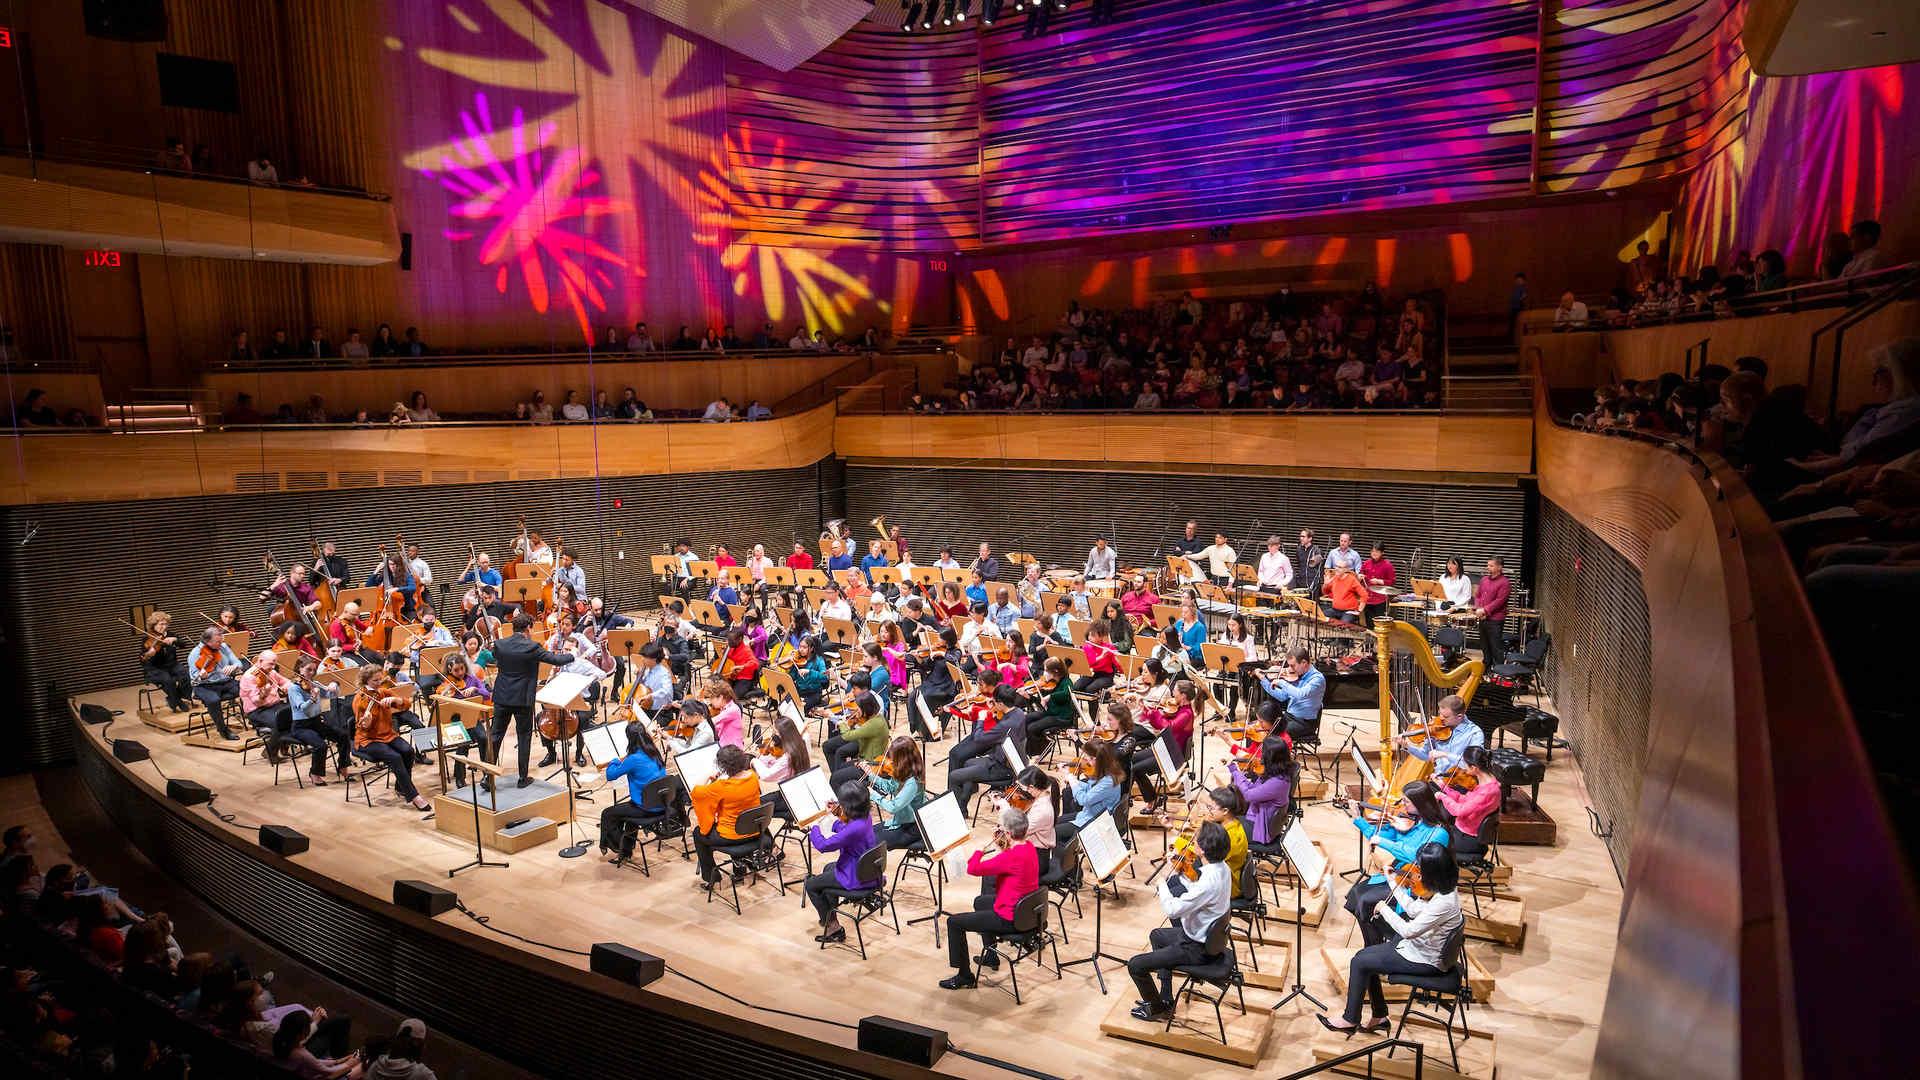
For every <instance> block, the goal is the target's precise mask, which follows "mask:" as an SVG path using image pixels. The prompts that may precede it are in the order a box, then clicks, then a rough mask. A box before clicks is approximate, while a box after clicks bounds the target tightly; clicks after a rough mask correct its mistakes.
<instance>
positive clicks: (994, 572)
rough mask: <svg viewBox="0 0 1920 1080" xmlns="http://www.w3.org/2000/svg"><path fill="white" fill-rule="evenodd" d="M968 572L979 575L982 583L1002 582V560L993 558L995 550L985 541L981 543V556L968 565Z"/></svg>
mask: <svg viewBox="0 0 1920 1080" xmlns="http://www.w3.org/2000/svg"><path fill="white" fill-rule="evenodd" d="M967 570H968V572H970V573H974V574H979V575H980V580H981V581H998V580H1000V560H999V559H996V558H994V557H993V548H992V547H991V546H989V545H988V544H987V542H986V541H985V540H982V541H980V554H979V555H978V556H977V557H976V558H975V559H974V560H973V561H972V562H970V563H968V564H967Z"/></svg>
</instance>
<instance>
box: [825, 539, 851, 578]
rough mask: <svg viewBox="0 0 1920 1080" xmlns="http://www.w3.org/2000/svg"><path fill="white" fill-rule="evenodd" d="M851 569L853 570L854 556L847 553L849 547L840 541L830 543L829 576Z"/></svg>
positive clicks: (828, 549)
mask: <svg viewBox="0 0 1920 1080" xmlns="http://www.w3.org/2000/svg"><path fill="white" fill-rule="evenodd" d="M851 569H853V555H852V554H851V553H849V552H848V551H847V545H846V544H845V543H843V542H842V541H840V540H838V539H834V540H832V541H829V546H828V548H827V576H828V577H832V576H833V575H834V574H835V573H836V572H838V571H841V570H851Z"/></svg>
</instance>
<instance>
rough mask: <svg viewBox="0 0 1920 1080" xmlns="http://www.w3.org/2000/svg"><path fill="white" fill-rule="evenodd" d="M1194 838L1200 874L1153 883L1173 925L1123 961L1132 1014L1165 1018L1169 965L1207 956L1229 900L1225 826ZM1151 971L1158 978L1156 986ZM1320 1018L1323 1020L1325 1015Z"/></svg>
mask: <svg viewBox="0 0 1920 1080" xmlns="http://www.w3.org/2000/svg"><path fill="white" fill-rule="evenodd" d="M1194 839H1195V843H1196V844H1197V845H1198V846H1199V848H1200V855H1201V857H1202V859H1203V860H1204V861H1203V863H1202V865H1201V867H1200V879H1199V880H1198V881H1188V880H1187V879H1186V878H1185V877H1183V876H1181V875H1179V874H1169V875H1167V877H1165V878H1163V879H1162V880H1161V881H1160V884H1159V885H1158V886H1157V889H1156V891H1157V892H1158V894H1159V897H1160V910H1162V911H1164V912H1166V913H1167V918H1169V919H1171V920H1172V922H1173V925H1171V926H1162V927H1158V928H1156V929H1155V930H1153V931H1152V932H1151V933H1150V934H1148V936H1147V941H1148V943H1149V944H1151V945H1152V946H1153V949H1152V950H1151V951H1149V952H1143V953H1138V954H1136V955H1134V956H1133V957H1132V958H1131V959H1129V960H1128V961H1127V974H1128V975H1130V976H1132V977H1133V985H1134V987H1135V988H1136V989H1137V990H1139V991H1140V1000H1139V1003H1138V1004H1137V1005H1135V1006H1134V1009H1133V1015H1134V1017H1135V1018H1136V1019H1140V1020H1151V1021H1158V1020H1164V1019H1166V1016H1167V1014H1168V1013H1170V1012H1172V1011H1173V969H1174V968H1176V967H1180V966H1182V965H1199V964H1202V963H1204V962H1206V961H1207V960H1209V959H1212V957H1209V956H1208V955H1207V951H1206V944H1207V933H1208V931H1209V930H1211V929H1212V928H1213V924H1214V923H1215V922H1218V921H1219V920H1221V919H1224V918H1226V917H1227V909H1228V907H1229V906H1230V905H1231V902H1232V897H1233V880H1232V875H1231V874H1230V873H1229V872H1228V870H1227V863H1226V858H1227V848H1228V840H1227V830H1226V829H1225V828H1223V827H1222V826H1221V825H1220V823H1219V822H1217V821H1209V822H1206V823H1205V824H1203V825H1201V826H1200V831H1199V833H1198V834H1197V835H1196V836H1195V838H1194ZM1457 909H1458V906H1457V905H1456V910H1457ZM1156 975H1158V976H1159V980H1160V985H1159V988H1158V989H1157V990H1156V989H1155V987H1154V976H1156ZM1376 985H1377V984H1376ZM1349 996H1351V995H1349ZM1322 1022H1326V1021H1325V1020H1324V1018H1323V1021H1322ZM1329 1026H1331V1025H1329Z"/></svg>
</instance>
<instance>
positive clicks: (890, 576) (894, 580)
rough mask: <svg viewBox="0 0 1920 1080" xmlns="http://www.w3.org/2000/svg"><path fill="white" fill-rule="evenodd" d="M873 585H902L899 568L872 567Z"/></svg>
mask: <svg viewBox="0 0 1920 1080" xmlns="http://www.w3.org/2000/svg"><path fill="white" fill-rule="evenodd" d="M873 583H874V584H875V585H899V584H902V579H901V577H900V568H899V567H897V566H876V567H874V568H873Z"/></svg>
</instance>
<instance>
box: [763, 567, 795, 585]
mask: <svg viewBox="0 0 1920 1080" xmlns="http://www.w3.org/2000/svg"><path fill="white" fill-rule="evenodd" d="M762 579H763V580H764V581H766V583H767V584H769V585H779V586H781V587H783V588H792V587H793V568H792V567H790V566H769V567H767V570H766V573H765V574H764V575H762Z"/></svg>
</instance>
